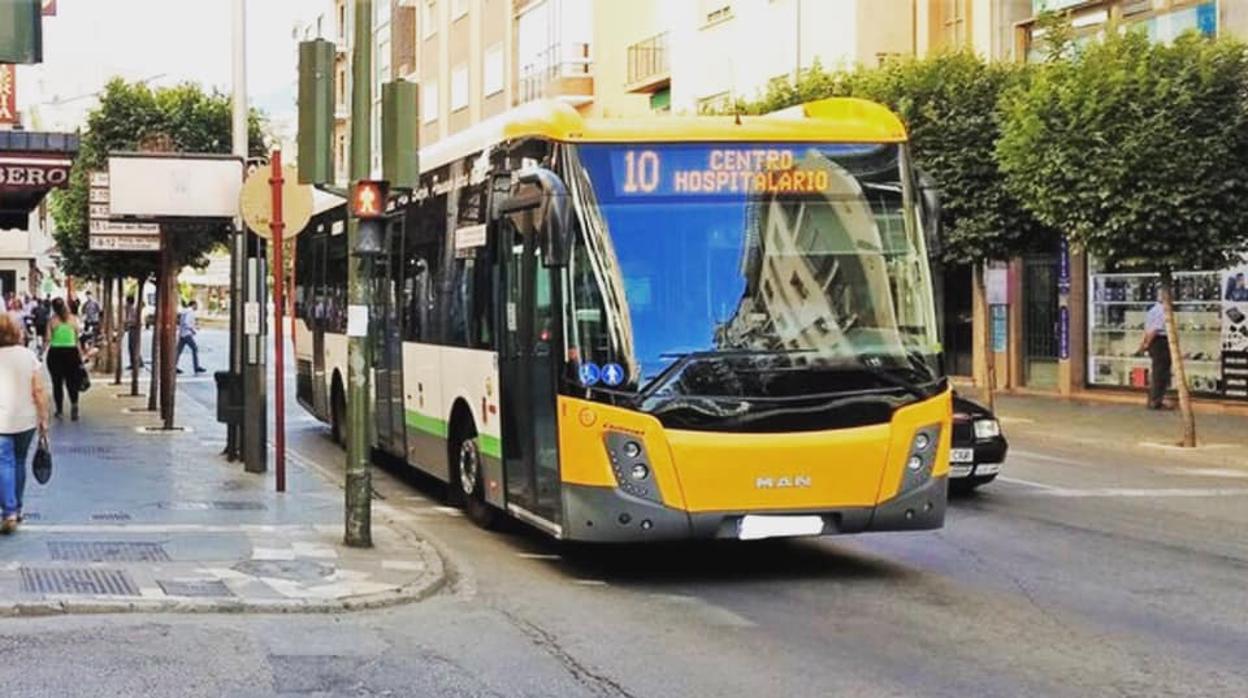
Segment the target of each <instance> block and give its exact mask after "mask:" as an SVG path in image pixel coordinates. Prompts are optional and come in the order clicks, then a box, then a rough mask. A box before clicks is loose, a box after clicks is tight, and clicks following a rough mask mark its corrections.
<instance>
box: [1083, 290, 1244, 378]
mask: <svg viewBox="0 0 1248 698" xmlns="http://www.w3.org/2000/svg"><path fill="white" fill-rule="evenodd" d="M1090 276H1091V279H1090V281H1091V283H1090V284H1089V287H1090V288H1089V290H1090V291H1091V293H1090V294H1089V300H1088V304H1089V308H1088V318H1089V322H1088V334H1089V336H1088V383H1089V384H1090V385H1092V386H1110V387H1117V388H1136V389H1146V388H1147V387H1148V378H1149V370H1150V363H1149V359H1148V356H1147V355H1146V354H1141V353H1138V352H1137V349H1139V346H1140V340H1141V339H1142V338H1143V336H1144V319H1145V316H1146V315H1147V313H1148V309H1149V307H1150V306H1152V304H1153V303H1154V302H1155V298H1156V297H1157V296H1156V294H1157V287H1158V284H1159V283H1160V281H1159V279H1158V276H1157V275H1156V274H1123V273H1093V274H1091V275H1090ZM1222 285H1223V273H1222V272H1195V273H1178V274H1175V296H1174V309H1175V320H1176V322H1177V323H1178V327H1179V340H1180V344H1181V350H1182V352H1183V363H1184V367H1185V368H1186V369H1187V378H1188V384H1189V385H1190V386H1191V389H1192V392H1194V393H1198V394H1202V395H1207V396H1219V395H1221V394H1222V393H1223V391H1224V386H1223V376H1222V373H1223V370H1222V346H1223V338H1222V322H1223V319H1222V316H1223V298H1222Z"/></svg>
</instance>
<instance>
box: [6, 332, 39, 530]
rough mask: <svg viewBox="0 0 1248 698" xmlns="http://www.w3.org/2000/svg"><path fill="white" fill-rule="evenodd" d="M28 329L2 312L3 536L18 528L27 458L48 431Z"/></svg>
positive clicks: (20, 518) (37, 361) (37, 359)
mask: <svg viewBox="0 0 1248 698" xmlns="http://www.w3.org/2000/svg"><path fill="white" fill-rule="evenodd" d="M24 335H25V329H24V328H22V327H21V326H20V325H16V324H14V323H13V319H12V318H11V317H10V316H9V315H8V314H7V313H0V533H4V534H8V533H12V532H13V531H14V530H16V529H17V524H18V523H20V522H21V520H22V495H23V493H24V491H25V489H26V455H27V454H28V453H29V451H30V442H31V441H32V440H33V439H34V436H35V430H36V429H38V430H39V433H40V434H41V435H44V434H47V432H48V393H47V390H46V389H45V387H44V385H43V376H42V371H41V370H40V365H39V357H38V356H36V355H35V353H34V352H33V351H31V350H29V349H27V348H26V347H25V345H24V343H23V341H22V339H23V336H24Z"/></svg>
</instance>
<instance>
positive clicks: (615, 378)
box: [602, 364, 624, 388]
mask: <svg viewBox="0 0 1248 698" xmlns="http://www.w3.org/2000/svg"><path fill="white" fill-rule="evenodd" d="M602 382H603V383H605V384H607V385H609V386H611V387H612V388H614V387H615V386H617V385H619V384H620V383H623V382H624V367H623V366H621V365H619V364H607V365H605V366H603V367H602Z"/></svg>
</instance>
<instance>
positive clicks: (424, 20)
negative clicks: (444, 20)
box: [420, 0, 438, 39]
mask: <svg viewBox="0 0 1248 698" xmlns="http://www.w3.org/2000/svg"><path fill="white" fill-rule="evenodd" d="M437 10H438V3H437V0H424V2H422V3H420V35H421V36H422V37H423V38H426V39H428V38H429V37H431V36H433V35H434V34H437V33H438V23H437V20H436V19H435V18H436V17H437V16H438V12H437Z"/></svg>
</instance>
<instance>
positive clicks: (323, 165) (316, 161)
mask: <svg viewBox="0 0 1248 698" xmlns="http://www.w3.org/2000/svg"><path fill="white" fill-rule="evenodd" d="M333 108H334V45H333V43H331V42H329V41H326V40H325V39H316V40H314V41H302V42H300V43H299V158H298V159H299V183H300V184H327V183H329V182H332V181H334V153H333V142H332V141H333V132H334V121H333V119H334V115H333Z"/></svg>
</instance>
